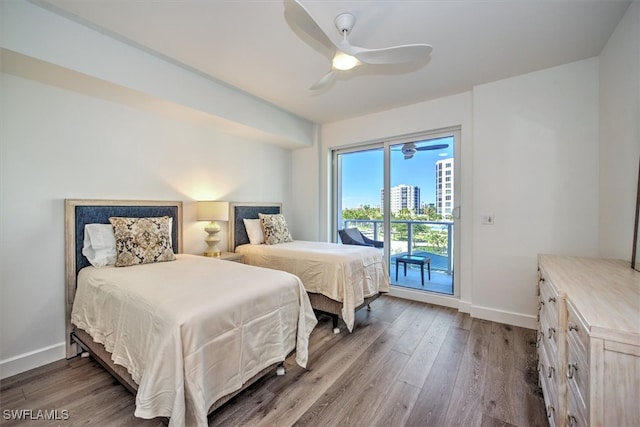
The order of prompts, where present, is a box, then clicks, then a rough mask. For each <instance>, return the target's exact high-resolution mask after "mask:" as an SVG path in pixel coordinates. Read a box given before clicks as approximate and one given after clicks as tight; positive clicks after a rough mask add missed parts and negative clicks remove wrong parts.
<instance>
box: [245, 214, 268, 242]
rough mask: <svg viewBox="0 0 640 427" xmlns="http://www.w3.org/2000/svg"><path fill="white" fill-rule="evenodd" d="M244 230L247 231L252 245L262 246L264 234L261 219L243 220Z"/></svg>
mask: <svg viewBox="0 0 640 427" xmlns="http://www.w3.org/2000/svg"><path fill="white" fill-rule="evenodd" d="M242 221H243V222H244V228H245V230H247V237H249V243H251V244H252V245H261V244H263V243H264V234H263V233H262V223H261V222H260V220H259V219H247V218H242Z"/></svg>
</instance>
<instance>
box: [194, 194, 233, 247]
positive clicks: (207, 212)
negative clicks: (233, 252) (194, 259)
mask: <svg viewBox="0 0 640 427" xmlns="http://www.w3.org/2000/svg"><path fill="white" fill-rule="evenodd" d="M197 219H198V221H210V222H209V223H208V224H207V226H206V227H205V228H204V231H206V232H207V233H208V236H207V238H206V239H204V241H205V242H206V243H207V249H206V250H205V251H204V256H209V257H219V256H220V255H221V254H222V251H221V250H220V249H219V248H218V242H219V241H220V236H219V235H218V233H219V232H220V226H219V225H218V223H217V222H216V221H229V203H228V202H217V201H202V202H198V205H197Z"/></svg>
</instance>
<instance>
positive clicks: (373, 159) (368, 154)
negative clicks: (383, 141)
mask: <svg viewBox="0 0 640 427" xmlns="http://www.w3.org/2000/svg"><path fill="white" fill-rule="evenodd" d="M335 159H336V174H337V180H336V181H337V186H336V188H335V190H336V191H335V200H334V204H335V206H337V209H336V222H335V224H336V230H337V231H338V232H339V231H340V230H343V229H346V228H357V229H358V230H359V231H360V232H361V233H362V235H363V236H365V237H366V238H368V239H372V240H374V241H379V242H382V241H384V209H383V205H382V201H381V194H382V188H383V187H384V148H383V147H379V148H370V149H359V150H358V151H341V152H339V153H338V154H337V155H336V158H335ZM335 237H336V241H338V242H340V241H341V238H340V236H339V235H338V236H335ZM380 250H382V249H380Z"/></svg>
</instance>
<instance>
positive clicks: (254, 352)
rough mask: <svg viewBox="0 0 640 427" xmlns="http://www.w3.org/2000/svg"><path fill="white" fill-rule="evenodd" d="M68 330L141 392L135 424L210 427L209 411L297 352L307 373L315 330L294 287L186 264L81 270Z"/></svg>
mask: <svg viewBox="0 0 640 427" xmlns="http://www.w3.org/2000/svg"><path fill="white" fill-rule="evenodd" d="M71 321H72V323H73V324H74V325H76V326H77V327H79V328H81V329H83V330H85V331H86V332H87V333H89V334H90V335H91V336H92V337H93V339H94V340H95V341H97V342H99V343H102V344H103V345H104V346H105V348H106V349H107V351H109V352H111V353H112V359H113V361H114V362H115V363H117V364H120V365H123V366H125V367H126V368H127V369H128V370H129V373H130V374H131V375H132V377H133V379H134V381H136V383H138V385H139V389H138V393H137V395H136V411H135V415H136V416H138V417H142V418H154V417H159V416H164V417H170V424H169V425H170V426H184V425H189V426H192V425H197V426H206V425H207V417H206V415H207V411H208V408H209V407H210V406H211V405H212V404H213V403H214V402H215V401H216V400H218V399H219V398H220V397H222V396H225V395H227V394H229V393H232V392H234V391H236V390H238V389H240V388H241V387H242V385H243V383H245V382H246V381H247V380H248V379H249V378H251V377H252V376H254V375H255V374H257V373H258V372H260V371H261V370H263V369H264V368H266V367H267V366H269V365H271V364H274V363H277V362H280V361H283V360H284V359H285V358H286V356H287V355H288V354H289V353H290V352H291V351H292V350H293V349H294V348H295V349H296V361H297V363H298V364H299V365H300V366H302V367H306V363H307V357H308V340H309V335H310V333H311V330H312V329H313V327H314V326H315V325H316V323H317V321H316V318H315V316H314V314H313V310H312V308H311V304H310V303H309V298H308V296H307V294H306V292H305V291H304V288H303V286H302V284H301V283H300V280H299V279H298V278H297V277H295V276H293V275H291V274H286V273H283V272H280V271H275V270H267V269H261V268H254V267H250V266H247V265H243V264H240V263H235V262H229V261H222V260H218V259H212V258H205V257H199V256H193V255H178V256H177V260H176V261H171V262H163V263H156V264H143V265H138V266H133V267H120V268H115V267H111V268H109V267H104V268H94V267H87V268H85V269H83V270H81V271H80V273H79V275H78V288H77V292H76V297H75V302H74V306H73V312H72V317H71Z"/></svg>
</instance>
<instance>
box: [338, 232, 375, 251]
mask: <svg viewBox="0 0 640 427" xmlns="http://www.w3.org/2000/svg"><path fill="white" fill-rule="evenodd" d="M338 234H339V235H340V240H342V243H343V244H345V245H359V246H373V247H376V248H381V247H382V246H383V244H384V243H383V242H381V241H379V240H373V239H370V238H368V237H367V236H365V235H364V234H362V233H361V232H360V230H358V229H357V228H344V229H342V230H339V231H338Z"/></svg>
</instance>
